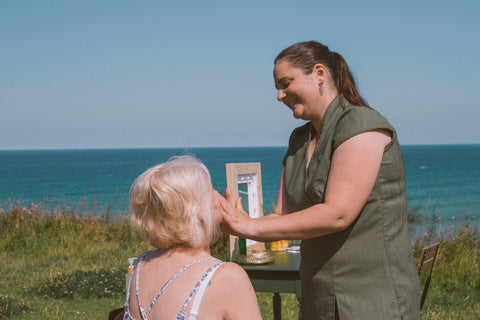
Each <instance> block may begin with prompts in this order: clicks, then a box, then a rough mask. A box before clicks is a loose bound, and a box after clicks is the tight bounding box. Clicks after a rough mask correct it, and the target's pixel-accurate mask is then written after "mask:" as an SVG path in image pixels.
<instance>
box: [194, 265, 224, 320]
mask: <svg viewBox="0 0 480 320" xmlns="http://www.w3.org/2000/svg"><path fill="white" fill-rule="evenodd" d="M224 263H225V262H217V263H216V264H215V265H214V268H213V269H212V270H211V271H210V272H209V273H208V275H207V277H206V278H205V280H204V281H203V282H202V284H201V285H200V288H198V292H197V294H196V295H195V299H194V300H193V303H192V309H191V311H190V317H189V320H196V319H197V316H198V310H199V309H200V303H201V302H202V299H203V294H204V293H205V290H206V289H207V287H208V285H209V283H210V280H211V279H212V277H213V275H214V274H215V271H217V269H218V267H220V266H221V265H222V264H224Z"/></svg>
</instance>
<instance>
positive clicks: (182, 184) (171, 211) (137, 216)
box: [129, 156, 220, 249]
mask: <svg viewBox="0 0 480 320" xmlns="http://www.w3.org/2000/svg"><path fill="white" fill-rule="evenodd" d="M211 193H212V186H211V178H210V173H209V172H208V169H207V168H206V167H205V165H204V164H203V163H202V162H200V160H198V159H196V158H195V157H193V156H177V157H173V158H171V159H169V160H168V161H167V162H165V163H162V164H159V165H156V166H155V167H152V168H150V169H148V170H147V171H145V172H144V173H142V174H141V175H140V176H139V177H138V178H137V179H136V180H135V182H134V183H133V185H132V187H131V188H130V193H129V200H130V205H129V210H130V221H131V223H132V226H133V228H134V229H135V230H136V231H137V232H139V233H140V234H142V235H143V236H144V237H145V239H146V240H147V241H148V242H149V243H150V244H152V245H153V246H155V247H157V248H160V249H168V248H170V247H173V246H186V247H191V248H202V247H205V246H207V245H209V244H210V243H212V242H214V241H216V240H217V239H218V237H219V234H220V230H219V225H218V224H217V223H216V222H215V217H214V211H213V204H212V201H211Z"/></svg>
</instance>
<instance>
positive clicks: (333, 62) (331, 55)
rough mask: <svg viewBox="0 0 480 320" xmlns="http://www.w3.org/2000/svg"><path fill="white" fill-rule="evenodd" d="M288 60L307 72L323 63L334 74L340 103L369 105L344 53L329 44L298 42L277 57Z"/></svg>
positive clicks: (277, 58)
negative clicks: (361, 92)
mask: <svg viewBox="0 0 480 320" xmlns="http://www.w3.org/2000/svg"><path fill="white" fill-rule="evenodd" d="M283 59H285V60H287V61H288V62H290V63H291V64H292V66H294V67H295V68H299V69H301V70H302V71H303V72H304V73H305V74H310V73H312V72H313V66H314V65H316V64H317V63H321V64H323V65H324V66H325V67H326V68H327V69H328V71H329V72H330V74H331V75H332V80H333V84H334V85H335V88H336V89H337V91H338V95H339V96H340V103H341V105H342V106H343V107H345V101H344V99H345V100H347V101H348V102H350V103H351V104H353V105H357V106H368V104H367V102H366V101H365V99H363V97H362V96H361V95H360V93H359V92H358V90H357V86H356V84H355V79H354V78H353V76H352V73H351V72H350V69H349V68H348V65H347V62H346V61H345V59H343V57H342V55H341V54H339V53H337V52H333V51H330V50H329V49H328V47H327V46H325V45H323V44H321V43H320V42H317V41H307V42H299V43H296V44H294V45H292V46H290V47H288V48H286V49H284V50H283V51H282V52H280V54H279V55H278V56H277V57H276V58H275V63H277V61H279V60H283Z"/></svg>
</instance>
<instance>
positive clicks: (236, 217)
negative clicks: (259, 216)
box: [218, 188, 255, 237]
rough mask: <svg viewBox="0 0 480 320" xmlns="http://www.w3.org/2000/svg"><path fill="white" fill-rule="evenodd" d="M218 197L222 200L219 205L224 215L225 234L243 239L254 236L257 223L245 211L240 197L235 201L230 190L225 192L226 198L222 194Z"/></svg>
mask: <svg viewBox="0 0 480 320" xmlns="http://www.w3.org/2000/svg"><path fill="white" fill-rule="evenodd" d="M218 196H219V197H220V198H221V199H219V203H220V208H221V209H222V215H223V222H222V224H221V227H222V230H223V232H226V233H229V234H232V235H236V236H241V237H248V235H250V234H252V230H253V228H254V227H255V221H254V220H253V219H252V218H250V216H249V215H248V213H247V212H246V211H245V210H244V209H243V206H242V198H240V197H239V198H237V199H236V200H235V198H234V197H233V194H232V190H231V189H230V188H227V190H226V191H225V198H224V197H222V196H221V195H220V194H218Z"/></svg>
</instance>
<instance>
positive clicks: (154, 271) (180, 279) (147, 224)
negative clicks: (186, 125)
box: [124, 156, 261, 320]
mask: <svg viewBox="0 0 480 320" xmlns="http://www.w3.org/2000/svg"><path fill="white" fill-rule="evenodd" d="M215 195H216V191H214V190H213V188H212V184H211V180H210V173H209V172H208V169H207V168H206V167H205V166H204V165H203V164H202V163H201V162H200V161H199V160H197V159H195V158H193V157H191V156H181V157H174V158H172V159H170V160H169V161H167V162H166V163H162V164H159V165H157V166H155V167H153V168H150V169H148V170H147V171H145V172H144V173H142V174H141V175H140V176H139V177H138V178H137V179H136V180H135V182H134V183H133V185H132V187H131V189H130V194H129V198H130V219H131V223H132V226H133V228H134V229H135V230H136V231H138V232H139V233H140V234H142V235H143V236H144V237H145V239H146V240H147V241H148V242H149V243H150V244H151V245H153V246H154V247H156V248H157V250H154V251H148V252H145V253H143V254H142V255H141V256H139V258H138V259H137V262H136V264H135V268H134V271H133V273H132V277H131V280H130V284H129V289H128V292H127V301H126V302H125V315H124V319H135V320H140V319H197V318H198V319H199V320H201V319H209V320H210V319H261V316H260V311H259V308H258V303H257V300H256V296H255V292H254V290H253V287H252V285H251V283H250V280H249V278H248V276H247V274H246V273H245V271H244V270H243V269H242V268H241V267H240V266H238V265H237V264H235V263H231V262H227V263H226V262H222V261H220V260H218V259H215V258H213V257H212V256H211V255H210V247H209V245H210V243H212V242H214V241H216V240H217V239H218V236H219V234H220V223H221V222H222V214H221V213H220V211H219V210H217V208H218V203H217V200H216V199H218V197H215Z"/></svg>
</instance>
